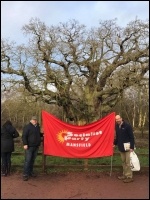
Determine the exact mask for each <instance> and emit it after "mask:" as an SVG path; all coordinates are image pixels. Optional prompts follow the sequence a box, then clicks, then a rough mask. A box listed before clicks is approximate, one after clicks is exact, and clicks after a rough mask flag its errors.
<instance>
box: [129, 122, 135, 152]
mask: <svg viewBox="0 0 150 200" xmlns="http://www.w3.org/2000/svg"><path fill="white" fill-rule="evenodd" d="M128 134H129V139H130V149H134V134H133V130H132V127H131V126H130V125H129V126H128Z"/></svg>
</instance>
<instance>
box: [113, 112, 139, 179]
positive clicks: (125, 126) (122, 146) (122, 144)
mask: <svg viewBox="0 0 150 200" xmlns="http://www.w3.org/2000/svg"><path fill="white" fill-rule="evenodd" d="M115 120H116V138H115V141H114V146H115V145H117V146H118V149H119V151H120V155H121V160H122V166H123V175H122V176H118V179H120V180H123V182H124V183H129V182H133V172H132V170H131V168H130V152H132V151H134V145H135V142H134V134H133V130H132V127H131V125H130V124H129V123H127V122H125V121H124V120H123V119H122V117H121V116H120V115H116V116H115Z"/></svg>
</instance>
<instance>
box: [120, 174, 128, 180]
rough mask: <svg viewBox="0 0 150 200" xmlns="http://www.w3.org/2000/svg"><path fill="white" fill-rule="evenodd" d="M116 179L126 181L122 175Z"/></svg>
mask: <svg viewBox="0 0 150 200" xmlns="http://www.w3.org/2000/svg"><path fill="white" fill-rule="evenodd" d="M118 179H119V180H125V179H126V177H125V176H124V175H123V176H118Z"/></svg>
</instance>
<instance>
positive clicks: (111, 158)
mask: <svg viewBox="0 0 150 200" xmlns="http://www.w3.org/2000/svg"><path fill="white" fill-rule="evenodd" d="M112 160H113V155H112V156H111V159H110V176H111V174H112Z"/></svg>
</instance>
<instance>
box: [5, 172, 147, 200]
mask: <svg viewBox="0 0 150 200" xmlns="http://www.w3.org/2000/svg"><path fill="white" fill-rule="evenodd" d="M117 175H118V173H116V172H113V173H112V175H111V176H110V175H109V173H106V172H105V173H102V172H101V173H100V172H99V173H98V172H68V173H52V174H49V175H46V174H40V175H38V177H36V178H31V179H29V180H28V181H23V180H22V175H21V174H12V175H11V176H10V177H2V178H1V199H149V175H148V173H140V172H138V173H137V172H136V173H135V174H134V182H132V183H123V182H122V181H121V180H118V179H117Z"/></svg>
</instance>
